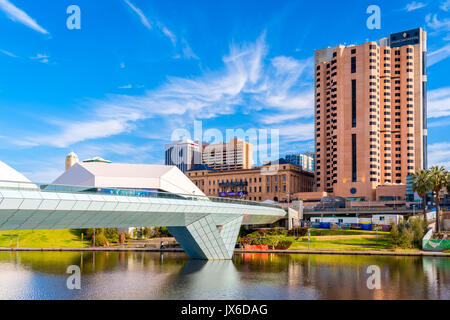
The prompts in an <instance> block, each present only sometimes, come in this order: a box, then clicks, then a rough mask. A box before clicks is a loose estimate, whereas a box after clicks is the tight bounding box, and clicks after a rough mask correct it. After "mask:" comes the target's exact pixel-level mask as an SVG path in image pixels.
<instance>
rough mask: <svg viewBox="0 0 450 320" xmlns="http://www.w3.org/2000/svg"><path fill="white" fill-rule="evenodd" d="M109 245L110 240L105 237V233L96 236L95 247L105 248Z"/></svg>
mask: <svg viewBox="0 0 450 320" xmlns="http://www.w3.org/2000/svg"><path fill="white" fill-rule="evenodd" d="M106 244H108V240H107V239H106V237H105V234H104V233H103V232H101V233H99V234H97V233H96V234H95V245H96V246H99V247H103V246H104V245H106Z"/></svg>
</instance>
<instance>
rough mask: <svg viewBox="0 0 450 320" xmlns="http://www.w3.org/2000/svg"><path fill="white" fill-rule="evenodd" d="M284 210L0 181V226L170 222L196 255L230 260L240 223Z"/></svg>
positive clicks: (265, 219) (268, 218)
mask: <svg viewBox="0 0 450 320" xmlns="http://www.w3.org/2000/svg"><path fill="white" fill-rule="evenodd" d="M285 215H286V212H285V211H284V210H283V209H282V208H281V207H279V206H277V205H272V204H264V203H259V202H252V201H245V200H234V199H225V198H214V197H207V196H202V195H187V194H174V193H166V192H155V191H149V190H136V189H110V188H96V187H82V186H65V185H51V184H34V183H28V182H10V181H0V230H39V229H40V230H46V229H83V228H127V227H134V226H166V227H168V229H169V231H170V232H171V233H172V235H173V236H174V237H175V238H176V240H177V241H178V243H179V244H180V245H181V246H182V247H183V249H184V250H185V252H186V253H187V254H188V255H189V257H191V258H194V259H206V260H220V259H231V257H232V255H233V251H234V247H235V243H236V240H237V237H238V233H239V229H240V226H241V225H243V224H269V223H274V222H276V221H277V220H279V219H281V218H283V217H284V216H285Z"/></svg>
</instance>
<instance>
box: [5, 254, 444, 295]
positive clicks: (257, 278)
mask: <svg viewBox="0 0 450 320" xmlns="http://www.w3.org/2000/svg"><path fill="white" fill-rule="evenodd" d="M69 265H78V266H80V269H81V272H82V279H81V286H82V289H81V290H68V289H67V287H66V280H67V277H68V274H66V270H67V267H68V266H69ZM370 265H377V266H379V267H380V269H381V290H369V289H368V288H367V285H366V282H367V278H368V277H369V274H368V273H367V272H366V270H367V267H368V266H370ZM0 299H446V300H448V299H450V259H448V258H433V257H426V258H421V257H382V256H341V255H277V254H239V255H236V256H235V257H234V259H233V261H198V260H189V259H188V258H187V256H186V255H184V254H182V253H164V254H159V253H148V252H83V253H80V252H0Z"/></svg>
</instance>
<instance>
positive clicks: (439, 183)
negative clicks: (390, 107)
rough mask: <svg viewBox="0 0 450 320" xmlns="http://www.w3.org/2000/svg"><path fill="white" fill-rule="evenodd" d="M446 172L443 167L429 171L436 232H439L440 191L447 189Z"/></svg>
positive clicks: (432, 168) (435, 167) (434, 167)
mask: <svg viewBox="0 0 450 320" xmlns="http://www.w3.org/2000/svg"><path fill="white" fill-rule="evenodd" d="M448 176H449V175H448V171H447V170H445V168H444V167H442V166H441V167H439V166H433V167H431V170H430V182H431V189H432V190H433V197H434V204H435V207H436V231H437V232H439V231H440V224H439V218H440V217H439V211H440V210H439V200H440V195H441V190H442V188H444V187H447V184H448Z"/></svg>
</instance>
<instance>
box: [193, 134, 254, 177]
mask: <svg viewBox="0 0 450 320" xmlns="http://www.w3.org/2000/svg"><path fill="white" fill-rule="evenodd" d="M202 159H203V164H205V165H207V166H208V167H210V168H212V169H215V170H218V171H225V170H239V169H251V168H253V144H251V143H250V142H246V141H245V140H243V139H239V138H234V139H231V140H230V141H229V142H224V143H217V144H210V145H207V146H206V147H205V148H204V149H203V154H202Z"/></svg>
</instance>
